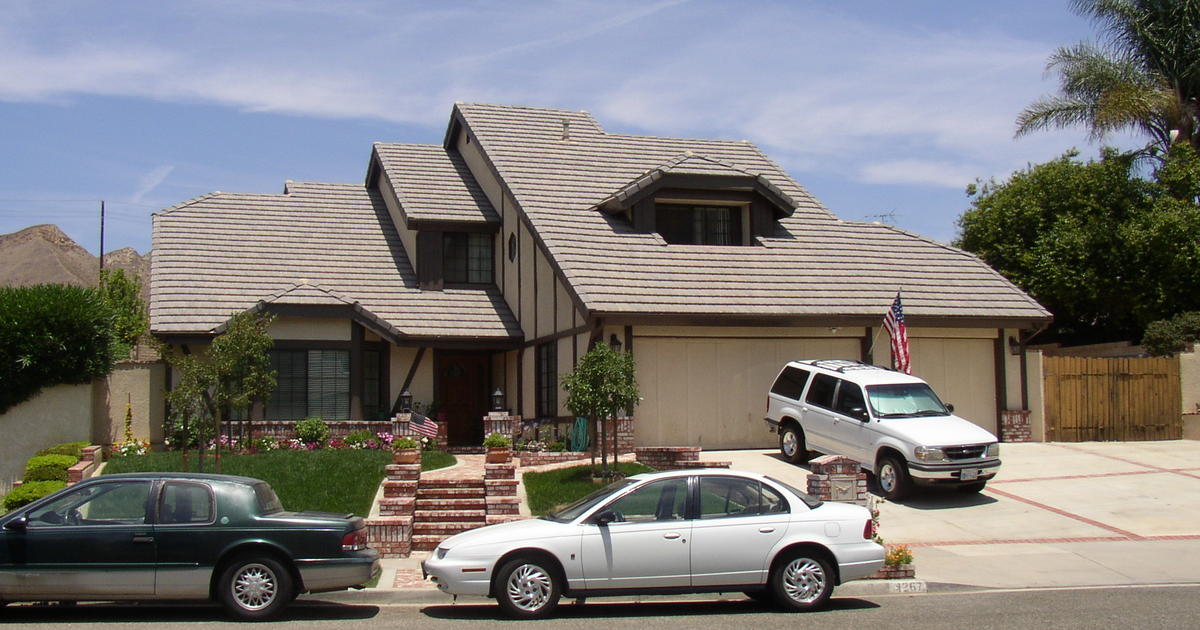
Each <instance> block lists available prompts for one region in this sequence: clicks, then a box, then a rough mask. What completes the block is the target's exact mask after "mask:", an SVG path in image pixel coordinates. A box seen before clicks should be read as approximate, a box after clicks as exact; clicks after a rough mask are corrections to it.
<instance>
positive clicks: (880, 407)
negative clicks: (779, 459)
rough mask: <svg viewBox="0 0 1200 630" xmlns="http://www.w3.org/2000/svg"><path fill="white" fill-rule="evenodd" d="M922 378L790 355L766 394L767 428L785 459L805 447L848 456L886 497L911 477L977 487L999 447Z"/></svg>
mask: <svg viewBox="0 0 1200 630" xmlns="http://www.w3.org/2000/svg"><path fill="white" fill-rule="evenodd" d="M953 412H954V407H953V406H952V405H944V404H942V401H941V400H940V399H938V397H937V394H935V393H933V389H932V388H930V387H929V384H927V383H926V382H925V381H923V380H921V379H919V378H917V377H915V376H909V375H907V374H902V373H900V372H896V371H893V370H889V369H886V368H882V367H878V366H874V365H868V364H866V363H860V362H858V361H843V360H809V361H792V362H791V363H788V364H787V365H785V366H783V369H782V370H780V372H779V376H777V377H776V378H775V384H774V385H772V386H771V392H770V394H768V395H767V416H766V418H765V420H766V421H767V427H768V428H769V430H770V431H771V432H772V433H778V434H779V448H780V450H781V451H782V452H783V456H784V457H785V458H787V459H788V461H790V462H792V463H796V464H800V463H804V462H805V461H807V459H808V458H807V451H808V450H813V451H819V452H821V453H827V454H832V455H842V456H845V457H849V458H850V459H853V460H855V461H857V462H858V463H859V465H860V466H862V467H863V468H865V469H866V470H868V471H870V472H872V473H873V474H874V475H875V477H876V479H877V480H878V482H879V488H880V490H882V491H883V494H884V496H885V497H886V498H888V499H899V498H901V497H904V496H905V495H907V494H908V493H909V492H910V491H911V490H912V487H913V484H914V482H920V483H928V484H935V483H942V484H954V485H956V486H957V487H958V488H959V489H961V490H963V491H966V492H979V491H980V490H982V489H983V487H984V485H985V484H986V483H987V481H988V480H989V479H991V478H992V477H994V476H996V472H997V471H999V470H1000V445H999V443H998V442H997V440H996V436H994V435H992V434H991V433H990V432H988V431H987V430H985V429H983V428H981V427H979V426H977V425H975V424H972V423H971V422H968V421H967V420H964V419H962V418H960V417H958V416H956V415H954V414H953Z"/></svg>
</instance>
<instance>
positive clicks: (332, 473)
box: [104, 449, 456, 516]
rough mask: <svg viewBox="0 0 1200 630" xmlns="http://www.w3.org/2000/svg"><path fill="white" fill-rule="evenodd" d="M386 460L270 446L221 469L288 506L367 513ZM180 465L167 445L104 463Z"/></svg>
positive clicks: (425, 457) (377, 454)
mask: <svg viewBox="0 0 1200 630" xmlns="http://www.w3.org/2000/svg"><path fill="white" fill-rule="evenodd" d="M188 461H189V465H188V469H189V470H190V471H191V472H197V471H198V461H197V457H196V454H195V453H192V454H191V457H189V460H188ZM213 461H214V460H213V458H212V457H211V456H209V457H205V458H204V472H215V471H214V470H213ZM391 461H392V453H391V451H378V450H349V449H339V450H320V451H273V452H270V453H260V454H256V455H222V456H221V472H222V473H224V474H226V475H243V476H246V477H255V478H257V479H262V480H264V481H266V482H267V483H269V484H271V487H272V488H274V489H275V493H276V494H278V495H279V500H280V501H281V502H282V503H283V506H284V507H285V508H286V509H289V510H297V511H300V510H316V511H321V512H337V513H341V514H344V513H351V514H357V515H359V516H366V515H367V514H368V513H369V512H370V511H371V502H372V501H373V500H374V498H375V491H376V489H378V488H379V483H380V482H381V481H383V478H384V475H385V471H384V467H385V466H387V465H388V464H390V463H391ZM455 461H456V460H455V459H454V456H453V455H450V454H448V453H442V452H438V451H431V452H425V453H422V457H421V464H422V465H421V468H422V470H432V469H434V468H443V467H445V466H449V465H451V464H453V463H454V462H455ZM179 470H183V457H182V455H181V454H180V453H179V452H178V451H168V452H163V453H150V454H148V455H133V456H129V457H121V456H116V457H113V458H112V459H110V460H109V461H108V464H107V465H106V466H105V467H104V474H116V473H123V472H156V471H179Z"/></svg>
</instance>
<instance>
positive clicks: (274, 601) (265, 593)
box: [218, 557, 292, 621]
mask: <svg viewBox="0 0 1200 630" xmlns="http://www.w3.org/2000/svg"><path fill="white" fill-rule="evenodd" d="M218 592H219V595H220V598H221V603H222V604H224V606H225V609H226V610H228V611H229V612H230V613H232V614H233V615H234V616H235V617H238V618H240V619H245V620H250V621H254V620H261V619H269V618H271V617H273V616H275V615H277V614H279V611H281V610H282V609H283V607H284V606H286V605H287V604H288V602H290V601H291V600H292V578H291V575H290V574H289V573H288V571H287V569H285V568H284V567H283V566H282V565H281V564H279V563H278V562H276V561H275V560H273V559H271V558H266V557H262V558H241V559H238V560H236V561H234V562H233V563H232V564H230V565H229V566H228V567H226V569H225V572H224V573H222V574H221V582H220V586H219V591H218Z"/></svg>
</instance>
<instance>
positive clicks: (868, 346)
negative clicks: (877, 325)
mask: <svg viewBox="0 0 1200 630" xmlns="http://www.w3.org/2000/svg"><path fill="white" fill-rule="evenodd" d="M874 332H875V331H874V329H872V328H871V327H870V326H867V331H866V334H865V335H863V338H862V340H861V341H860V342H859V348H860V350H859V357H861V359H860V360H861V361H862V362H863V363H870V364H874V363H875V348H874V347H872V339H871V337H872V333H874Z"/></svg>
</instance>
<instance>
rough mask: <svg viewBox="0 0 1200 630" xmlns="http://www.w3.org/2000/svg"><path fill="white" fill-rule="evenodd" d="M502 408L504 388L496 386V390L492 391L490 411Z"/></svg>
mask: <svg viewBox="0 0 1200 630" xmlns="http://www.w3.org/2000/svg"><path fill="white" fill-rule="evenodd" d="M503 410H504V390H503V389H500V387H499V386H497V387H496V391H494V392H492V411H503Z"/></svg>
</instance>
